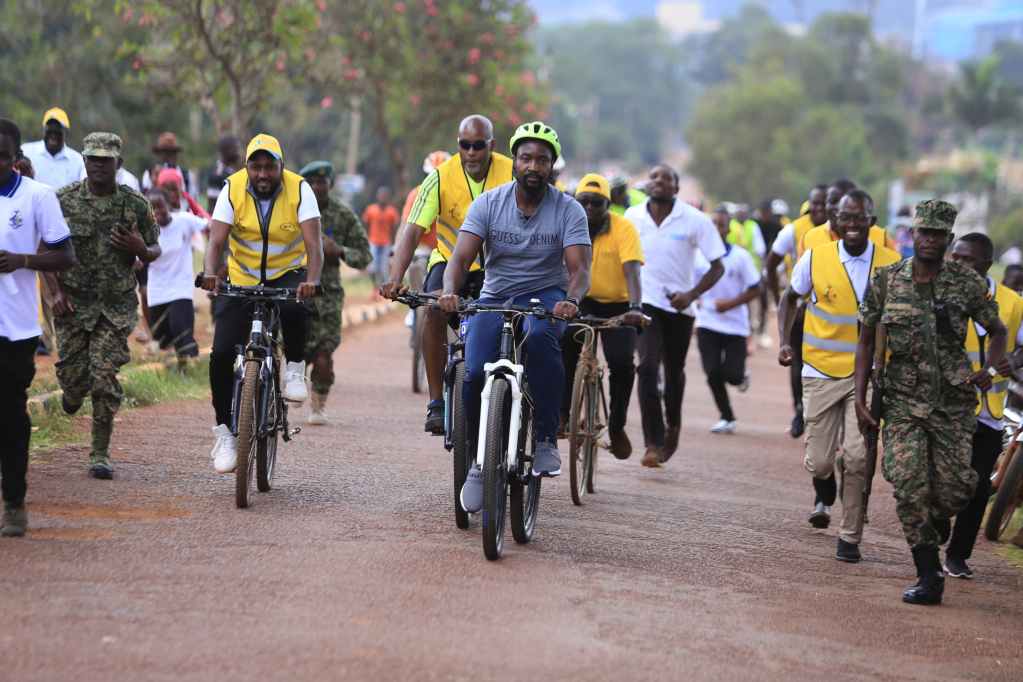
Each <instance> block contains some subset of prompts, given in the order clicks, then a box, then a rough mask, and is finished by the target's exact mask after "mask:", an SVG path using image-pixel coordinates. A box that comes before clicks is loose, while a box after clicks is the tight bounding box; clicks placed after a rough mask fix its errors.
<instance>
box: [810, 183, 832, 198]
mask: <svg viewBox="0 0 1023 682" xmlns="http://www.w3.org/2000/svg"><path fill="white" fill-rule="evenodd" d="M827 191H828V186H827V185H825V184H824V183H823V182H818V183H817V184H816V185H814V186H813V187H811V188H810V191H809V192H807V196H809V195H811V194H813V193H814V192H827Z"/></svg>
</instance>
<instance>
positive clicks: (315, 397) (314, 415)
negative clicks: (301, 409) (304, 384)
mask: <svg viewBox="0 0 1023 682" xmlns="http://www.w3.org/2000/svg"><path fill="white" fill-rule="evenodd" d="M326 402H327V396H325V395H321V394H319V393H316V392H315V391H313V394H312V396H311V400H310V404H309V416H308V417H306V420H305V421H306V423H307V424H311V425H313V426H324V425H325V424H327V415H325V414H324V413H323V408H324V404H325V403H326Z"/></svg>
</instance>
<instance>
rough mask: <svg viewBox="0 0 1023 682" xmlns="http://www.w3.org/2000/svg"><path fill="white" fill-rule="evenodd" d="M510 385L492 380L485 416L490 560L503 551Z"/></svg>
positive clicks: (486, 539) (486, 534) (485, 516)
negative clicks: (487, 410)
mask: <svg viewBox="0 0 1023 682" xmlns="http://www.w3.org/2000/svg"><path fill="white" fill-rule="evenodd" d="M511 401H512V396H511V386H509V385H508V382H507V380H505V379H504V378H501V377H498V378H496V379H494V383H493V386H492V387H491V392H490V407H489V412H488V413H487V435H486V438H487V442H486V446H485V452H484V457H483V554H484V555H485V556H486V557H487V559H489V560H490V561H496V560H497V559H500V558H501V552H502V551H503V550H504V514H505V506H506V503H507V500H508V428H509V422H510V421H511Z"/></svg>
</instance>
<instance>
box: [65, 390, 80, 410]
mask: <svg viewBox="0 0 1023 682" xmlns="http://www.w3.org/2000/svg"><path fill="white" fill-rule="evenodd" d="M60 406H61V408H63V410H64V413H65V414H74V413H75V412H77V411H78V410H80V409H82V403H80V402H78V403H74V402H71V401H70V400H68V397H67V393H61V395H60Z"/></svg>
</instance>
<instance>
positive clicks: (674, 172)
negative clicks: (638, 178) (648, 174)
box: [650, 163, 682, 185]
mask: <svg viewBox="0 0 1023 682" xmlns="http://www.w3.org/2000/svg"><path fill="white" fill-rule="evenodd" d="M654 168H663V169H664V170H666V171H670V172H671V177H673V178H674V179H675V184H676V185H678V184H681V182H682V178H681V177H680V176H679V174H678V171H677V170H675V169H674V168H672V167H671V166H669V165H668V164H666V163H658V164H656V165H654ZM654 168H651V169H650V170H653V169H654Z"/></svg>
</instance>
